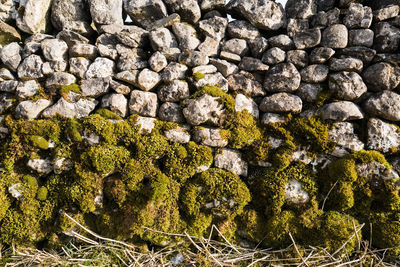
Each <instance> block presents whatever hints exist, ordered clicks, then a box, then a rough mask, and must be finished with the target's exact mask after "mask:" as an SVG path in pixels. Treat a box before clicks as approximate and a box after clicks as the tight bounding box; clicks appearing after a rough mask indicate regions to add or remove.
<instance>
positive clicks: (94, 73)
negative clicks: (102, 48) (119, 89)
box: [85, 57, 115, 79]
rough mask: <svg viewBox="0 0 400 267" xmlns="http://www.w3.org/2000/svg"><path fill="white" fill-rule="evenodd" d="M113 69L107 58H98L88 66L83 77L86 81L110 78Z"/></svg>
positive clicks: (110, 61)
mask: <svg viewBox="0 0 400 267" xmlns="http://www.w3.org/2000/svg"><path fill="white" fill-rule="evenodd" d="M114 69H115V63H114V61H112V60H110V59H108V58H104V57H98V58H96V60H95V61H94V62H93V63H92V64H90V66H89V68H88V70H87V71H86V75H85V76H86V79H91V78H106V77H111V76H113V74H114Z"/></svg>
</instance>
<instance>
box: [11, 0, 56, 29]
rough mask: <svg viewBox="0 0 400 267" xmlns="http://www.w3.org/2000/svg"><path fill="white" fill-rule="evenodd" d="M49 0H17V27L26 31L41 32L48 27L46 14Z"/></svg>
mask: <svg viewBox="0 0 400 267" xmlns="http://www.w3.org/2000/svg"><path fill="white" fill-rule="evenodd" d="M51 2H52V1H51V0H26V1H19V4H20V6H19V9H18V12H17V13H16V24H17V27H18V28H19V29H20V30H21V31H23V32H26V33H30V34H32V33H43V32H45V31H46V29H47V27H48V20H47V18H48V15H49V13H50V12H49V10H50V7H51Z"/></svg>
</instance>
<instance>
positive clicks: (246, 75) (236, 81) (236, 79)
mask: <svg viewBox="0 0 400 267" xmlns="http://www.w3.org/2000/svg"><path fill="white" fill-rule="evenodd" d="M228 85H229V88H230V89H231V90H233V91H239V92H243V93H245V94H246V95H249V96H251V97H255V96H264V95H265V92H264V90H263V88H262V85H261V83H260V82H258V81H256V79H255V77H254V75H253V74H251V73H250V72H245V71H241V72H239V73H236V74H233V75H230V76H229V77H228Z"/></svg>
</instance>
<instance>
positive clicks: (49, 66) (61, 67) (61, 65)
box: [42, 61, 67, 76]
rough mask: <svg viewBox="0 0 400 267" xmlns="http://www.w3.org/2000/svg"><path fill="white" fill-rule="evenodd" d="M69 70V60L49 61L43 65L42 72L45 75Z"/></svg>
mask: <svg viewBox="0 0 400 267" xmlns="http://www.w3.org/2000/svg"><path fill="white" fill-rule="evenodd" d="M66 70H67V61H51V62H49V61H47V62H44V63H43V65H42V73H43V74H44V75H46V76H47V75H51V74H53V73H54V72H64V71H66Z"/></svg>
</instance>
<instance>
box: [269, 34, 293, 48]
mask: <svg viewBox="0 0 400 267" xmlns="http://www.w3.org/2000/svg"><path fill="white" fill-rule="evenodd" d="M268 44H269V45H270V46H271V47H279V48H280V49H282V50H285V51H287V50H291V49H294V42H293V40H292V38H290V37H289V36H288V35H286V34H279V35H276V36H272V37H270V38H269V39H268Z"/></svg>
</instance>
